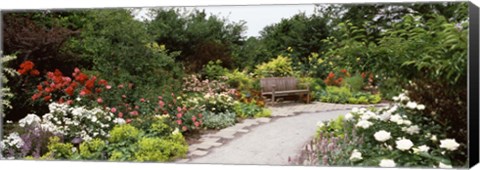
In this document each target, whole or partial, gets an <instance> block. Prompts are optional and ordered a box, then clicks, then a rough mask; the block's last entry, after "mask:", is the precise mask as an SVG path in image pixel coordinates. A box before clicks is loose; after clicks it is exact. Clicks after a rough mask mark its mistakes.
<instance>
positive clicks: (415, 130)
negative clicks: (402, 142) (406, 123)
mask: <svg viewBox="0 0 480 170" xmlns="http://www.w3.org/2000/svg"><path fill="white" fill-rule="evenodd" d="M406 132H407V133H408V134H410V135H413V134H418V133H419V132H420V128H419V127H418V126H417V125H413V126H410V127H408V128H407V129H406Z"/></svg>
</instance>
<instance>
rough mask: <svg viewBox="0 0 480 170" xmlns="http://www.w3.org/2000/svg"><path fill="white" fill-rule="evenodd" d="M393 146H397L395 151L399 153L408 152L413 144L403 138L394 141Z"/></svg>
mask: <svg viewBox="0 0 480 170" xmlns="http://www.w3.org/2000/svg"><path fill="white" fill-rule="evenodd" d="M395 144H396V145H397V149H399V150H401V151H406V150H409V149H410V148H412V146H413V142H412V141H411V140H409V139H405V138H403V139H400V140H397V141H395Z"/></svg>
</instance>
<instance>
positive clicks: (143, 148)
mask: <svg viewBox="0 0 480 170" xmlns="http://www.w3.org/2000/svg"><path fill="white" fill-rule="evenodd" d="M137 145H138V150H137V151H136V152H135V161H140V162H144V161H161V162H165V161H171V160H173V159H176V158H180V157H183V156H185V154H186V153H187V151H188V145H185V144H183V143H178V142H175V141H172V140H165V139H162V138H148V137H144V138H141V139H140V140H139V141H138V143H137Z"/></svg>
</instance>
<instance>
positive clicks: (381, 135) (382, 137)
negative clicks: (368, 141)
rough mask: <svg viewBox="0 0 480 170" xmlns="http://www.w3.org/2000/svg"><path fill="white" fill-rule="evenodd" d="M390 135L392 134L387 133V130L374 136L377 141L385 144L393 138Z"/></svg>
mask: <svg viewBox="0 0 480 170" xmlns="http://www.w3.org/2000/svg"><path fill="white" fill-rule="evenodd" d="M390 134H391V133H390V132H387V131H385V130H380V131H378V132H376V133H375V134H374V135H373V136H374V137H375V140H377V141H379V142H385V141H387V140H388V139H390V138H392V136H391V135H390Z"/></svg>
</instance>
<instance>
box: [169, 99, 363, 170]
mask: <svg viewBox="0 0 480 170" xmlns="http://www.w3.org/2000/svg"><path fill="white" fill-rule="evenodd" d="M366 106H367V105H342V104H329V103H320V102H315V103H312V104H299V103H297V104H294V103H292V104H282V105H281V106H274V107H270V109H271V110H272V118H258V119H247V120H244V121H243V122H241V123H237V124H236V125H235V126H232V127H229V128H226V129H222V130H220V131H219V132H217V133H215V134H207V135H204V136H202V138H201V139H200V141H202V142H201V143H199V144H193V145H190V147H189V154H188V158H187V159H183V160H179V161H177V162H180V163H210V164H268V165H287V164H288V157H294V156H296V154H297V153H299V152H300V150H301V148H302V147H303V146H304V145H305V144H306V143H307V142H308V141H310V140H311V137H312V135H313V134H314V133H315V130H316V123H317V122H318V121H324V120H330V119H333V118H336V117H337V116H339V115H342V114H345V113H347V112H348V109H351V108H353V107H366ZM300 113H302V114H300Z"/></svg>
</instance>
